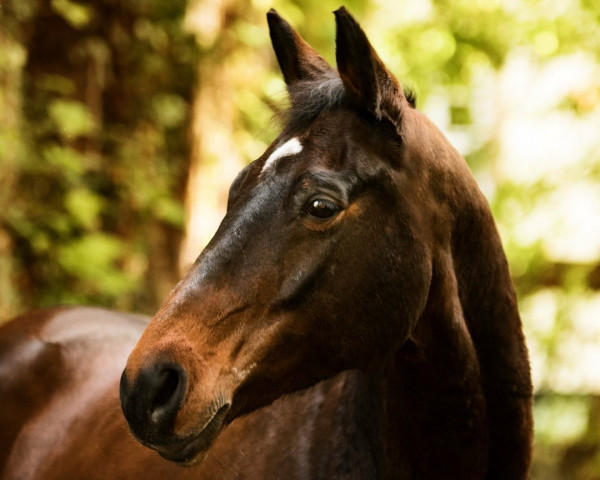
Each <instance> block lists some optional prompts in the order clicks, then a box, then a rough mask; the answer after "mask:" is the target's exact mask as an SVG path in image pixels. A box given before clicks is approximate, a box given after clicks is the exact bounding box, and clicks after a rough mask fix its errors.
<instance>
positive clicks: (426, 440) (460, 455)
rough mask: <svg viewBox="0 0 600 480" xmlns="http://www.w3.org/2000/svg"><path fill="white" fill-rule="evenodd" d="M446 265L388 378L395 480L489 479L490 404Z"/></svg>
mask: <svg viewBox="0 0 600 480" xmlns="http://www.w3.org/2000/svg"><path fill="white" fill-rule="evenodd" d="M448 260H449V258H448V257H447V259H446V260H443V259H442V260H440V261H438V262H437V263H438V265H435V266H434V271H433V277H432V283H431V291H430V298H429V301H428V304H427V307H426V309H425V311H424V313H423V315H422V317H421V318H420V320H419V322H418V324H417V327H416V329H415V330H414V332H413V333H412V335H411V337H410V338H409V339H408V341H407V342H406V343H405V344H404V345H403V346H402V348H400V349H399V350H398V351H397V352H396V353H395V355H394V356H393V358H391V359H390V360H389V362H388V364H387V365H386V368H385V373H384V375H383V386H384V388H383V390H382V400H383V402H384V409H383V411H384V420H383V425H385V426H386V427H385V430H384V438H385V451H386V465H387V475H386V477H387V478H390V479H391V478H400V479H441V478H448V479H453V478H460V479H466V480H468V479H473V480H475V479H478V480H481V479H484V478H485V470H486V465H487V456H488V453H487V452H488V444H489V441H488V437H489V432H488V428H487V426H488V422H487V415H486V407H485V398H484V393H483V389H482V384H481V375H480V371H479V364H478V361H477V355H476V352H475V348H474V346H473V344H472V341H471V338H470V336H469V332H468V330H467V328H466V325H465V322H464V319H463V318H462V314H461V308H460V304H459V303H458V296H457V295H456V281H455V280H454V281H453V280H452V278H453V277H451V276H450V278H449V277H448V275H447V274H448V272H449V270H448V268H447V267H448V265H444V263H448Z"/></svg>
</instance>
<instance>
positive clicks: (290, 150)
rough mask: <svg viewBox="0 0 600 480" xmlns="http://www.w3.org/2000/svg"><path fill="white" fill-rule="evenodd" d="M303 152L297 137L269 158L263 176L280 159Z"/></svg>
mask: <svg viewBox="0 0 600 480" xmlns="http://www.w3.org/2000/svg"><path fill="white" fill-rule="evenodd" d="M301 151H302V144H301V143H300V140H298V139H297V138H295V137H294V138H292V139H290V140H288V141H287V142H285V143H284V144H283V145H281V146H280V147H278V148H277V149H276V150H275V151H274V152H273V153H272V154H271V155H269V158H267V161H266V162H265V165H264V166H263V168H262V170H261V172H260V173H261V174H262V173H264V172H265V171H266V170H268V169H269V168H271V167H272V166H273V165H274V164H275V162H276V161H277V160H279V159H280V158H283V157H289V156H291V155H296V154H297V153H300V152H301Z"/></svg>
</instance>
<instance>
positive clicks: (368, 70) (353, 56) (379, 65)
mask: <svg viewBox="0 0 600 480" xmlns="http://www.w3.org/2000/svg"><path fill="white" fill-rule="evenodd" d="M334 13H335V17H336V26H337V36H336V60H337V67H338V72H339V74H340V77H341V78H342V82H343V83H344V87H345V89H346V93H347V95H348V98H349V99H350V100H351V101H353V102H354V103H355V104H356V106H358V107H359V108H362V109H364V110H366V111H367V112H369V113H370V114H372V115H374V116H375V117H376V118H377V119H378V120H381V119H384V118H386V119H388V120H389V121H391V122H392V123H393V124H394V125H395V126H396V130H398V131H400V126H401V120H402V106H403V104H404V93H403V91H402V87H401V85H400V84H399V83H398V80H396V78H395V77H394V75H392V73H390V72H389V71H388V69H387V68H386V66H385V65H384V63H383V61H382V60H381V59H380V58H379V56H378V55H377V52H375V50H374V49H373V47H372V46H371V43H370V42H369V40H368V38H367V35H366V34H365V32H364V31H363V30H362V28H361V27H360V25H359V24H358V22H357V21H356V20H354V18H353V17H352V15H350V13H349V12H348V10H346V8H345V7H341V8H339V9H338V10H336V11H335V12H334Z"/></svg>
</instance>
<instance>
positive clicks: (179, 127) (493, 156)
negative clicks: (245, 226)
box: [0, 0, 600, 480]
mask: <svg viewBox="0 0 600 480" xmlns="http://www.w3.org/2000/svg"><path fill="white" fill-rule="evenodd" d="M339 4H340V0H335V1H332V0H307V1H302V2H301V1H293V0H273V1H269V0H252V1H248V0H189V1H187V2H186V1H184V0H162V1H154V0H87V1H85V2H83V1H81V2H80V1H75V0H0V321H4V320H6V319H8V318H9V317H11V316H12V315H15V314H17V313H20V312H22V311H25V310H27V309H31V308H34V307H42V306H48V305H56V304H71V303H80V304H93V305H104V306H108V307H112V308H117V309H121V310H128V311H138V312H143V313H148V314H152V313H153V312H154V311H155V310H156V309H157V307H158V306H159V304H160V302H161V300H162V299H163V298H164V297H165V296H166V294H167V293H168V292H169V290H170V289H171V288H172V286H173V285H174V284H175V283H176V281H177V280H178V279H179V278H180V277H181V276H182V274H184V273H185V271H186V270H187V268H188V267H189V265H190V264H191V263H192V262H193V260H194V258H195V257H196V256H197V254H198V253H199V252H200V251H201V249H202V248H203V246H204V245H205V244H206V242H207V241H208V240H209V239H210V237H211V236H212V234H213V232H214V231H215V229H216V227H217V225H218V223H219V220H220V218H221V217H222V215H223V213H224V206H225V201H226V195H227V189H228V187H229V183H230V182H231V180H232V179H233V178H234V176H235V174H236V173H237V171H238V170H239V169H240V168H241V167H242V166H243V165H245V164H247V163H248V162H250V161H251V160H253V159H254V158H256V157H258V156H259V155H260V154H261V153H262V152H263V150H264V149H265V148H266V146H267V145H268V144H269V143H270V142H271V141H272V140H273V139H274V137H275V136H276V134H277V128H276V126H275V125H274V124H273V122H272V121H271V119H272V117H273V112H274V111H277V109H279V108H281V106H282V105H284V104H285V94H284V91H285V89H284V84H283V82H282V80H281V77H280V75H279V72H278V70H277V68H276V60H275V57H274V54H273V53H272V51H271V48H270V44H269V37H268V30H267V25H266V20H265V13H266V11H267V10H268V9H269V8H271V7H275V8H276V9H278V10H279V12H280V13H281V14H282V15H284V16H285V17H286V18H287V19H288V20H289V21H290V22H291V23H292V24H293V25H294V26H295V27H296V28H297V29H298V31H299V32H300V33H301V34H302V35H303V36H304V37H305V38H306V39H307V40H308V41H309V42H310V43H311V44H312V45H313V46H315V47H316V48H317V49H318V50H319V51H320V52H321V53H322V54H323V55H324V57H325V58H327V59H328V60H329V61H330V62H331V63H332V64H334V63H335V61H334V58H335V56H334V40H333V39H334V35H335V26H334V20H333V15H332V14H331V12H332V11H333V10H334V9H335V8H337V7H338V6H339ZM345 4H346V6H347V7H348V8H349V9H350V10H351V11H352V12H353V13H354V15H355V16H356V17H357V19H359V20H360V22H361V24H362V26H363V27H364V28H365V30H366V31H367V33H368V34H369V37H370V39H371V41H372V43H373V44H374V46H375V47H376V49H377V50H378V52H379V54H380V56H381V57H382V58H383V59H384V61H385V62H386V63H387V65H388V66H389V67H390V69H391V70H392V71H393V72H394V73H395V74H396V75H397V76H398V78H399V79H401V81H402V82H403V83H404V84H405V85H407V86H409V87H411V88H413V89H414V90H416V92H417V94H418V108H420V109H421V110H423V111H424V112H425V113H426V114H427V115H429V117H430V118H432V120H433V121H434V122H435V123H436V124H437V125H438V126H439V127H440V128H441V129H442V130H443V131H444V132H445V133H446V135H447V136H448V137H449V138H450V139H451V141H452V143H453V144H454V145H455V146H456V147H457V148H458V150H459V151H460V152H461V153H462V154H463V155H464V156H465V157H466V159H467V161H468V163H469V165H470V167H471V169H472V170H473V172H474V174H475V176H476V177H477V179H478V181H479V183H480V185H481V188H482V190H483V191H484V193H485V194H486V196H487V197H488V199H489V201H490V203H491V205H492V208H493V211H494V214H495V216H496V219H497V221H498V224H499V228H500V231H501V234H502V237H503V240H504V243H505V247H506V250H507V254H508V257H509V261H510V265H511V271H512V274H513V278H514V281H515V285H516V288H517V291H518V294H519V297H520V306H521V313H522V317H523V322H524V326H525V330H526V335H527V339H528V344H529V348H530V352H531V360H532V368H533V376H534V382H535V387H536V401H535V420H536V436H535V441H536V450H535V464H534V467H533V471H532V478H533V479H539V480H553V479H581V480H583V479H585V480H592V479H600V2H598V1H596V0H452V1H451V0H395V1H393V2H392V1H391V0H388V1H383V0H360V1H358V0H347V1H346V2H345Z"/></svg>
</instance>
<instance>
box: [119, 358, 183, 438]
mask: <svg viewBox="0 0 600 480" xmlns="http://www.w3.org/2000/svg"><path fill="white" fill-rule="evenodd" d="M186 388H187V375H186V372H185V370H184V369H183V367H181V366H180V365H178V364H176V363H157V364H154V365H152V366H150V367H146V368H143V369H142V370H140V371H139V372H138V375H137V376H136V377H135V378H134V379H131V378H128V377H127V375H126V374H125V372H123V376H122V377H121V386H120V390H121V407H122V409H123V413H124V414H125V418H126V419H127V421H128V423H129V426H130V428H131V430H132V432H133V433H134V434H135V435H137V436H138V437H139V438H145V439H146V440H148V441H149V440H150V439H149V437H148V435H150V436H153V435H155V434H158V433H159V432H163V433H165V432H169V431H171V430H172V428H173V424H174V422H175V418H176V417H177V413H178V412H179V409H180V408H181V404H182V403H183V399H184V397H185V392H186Z"/></svg>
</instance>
